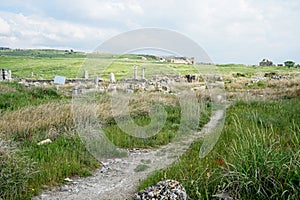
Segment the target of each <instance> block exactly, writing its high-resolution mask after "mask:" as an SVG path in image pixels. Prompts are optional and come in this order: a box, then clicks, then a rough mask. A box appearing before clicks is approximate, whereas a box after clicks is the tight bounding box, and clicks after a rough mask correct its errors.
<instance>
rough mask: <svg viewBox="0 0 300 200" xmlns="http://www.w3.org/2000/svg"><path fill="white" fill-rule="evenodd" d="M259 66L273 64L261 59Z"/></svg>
mask: <svg viewBox="0 0 300 200" xmlns="http://www.w3.org/2000/svg"><path fill="white" fill-rule="evenodd" d="M259 66H273V62H272V61H270V60H268V59H263V60H262V61H260V62H259Z"/></svg>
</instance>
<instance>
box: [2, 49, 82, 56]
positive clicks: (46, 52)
mask: <svg viewBox="0 0 300 200" xmlns="http://www.w3.org/2000/svg"><path fill="white" fill-rule="evenodd" d="M0 56H32V57H41V58H61V57H63V58H64V57H77V58H78V57H85V56H86V55H85V53H84V52H76V51H74V50H72V49H70V50H57V49H10V48H8V47H0Z"/></svg>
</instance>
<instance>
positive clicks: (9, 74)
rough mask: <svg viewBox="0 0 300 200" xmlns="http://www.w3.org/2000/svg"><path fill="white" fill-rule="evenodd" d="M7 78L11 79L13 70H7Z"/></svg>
mask: <svg viewBox="0 0 300 200" xmlns="http://www.w3.org/2000/svg"><path fill="white" fill-rule="evenodd" d="M7 79H8V80H11V70H7Z"/></svg>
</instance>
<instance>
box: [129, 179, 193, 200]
mask: <svg viewBox="0 0 300 200" xmlns="http://www.w3.org/2000/svg"><path fill="white" fill-rule="evenodd" d="M186 198H187V195H186V191H185V189H184V187H183V186H182V185H181V184H180V183H179V182H178V181H175V180H165V181H160V182H158V183H157V184H156V185H154V186H150V187H147V188H145V189H143V190H141V191H140V192H138V193H136V194H135V196H134V199H135V200H148V199H151V200H158V199H165V200H186Z"/></svg>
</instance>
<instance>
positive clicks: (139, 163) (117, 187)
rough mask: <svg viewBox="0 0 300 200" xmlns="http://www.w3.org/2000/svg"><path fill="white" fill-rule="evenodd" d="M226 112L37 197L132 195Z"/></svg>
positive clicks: (79, 197) (104, 198)
mask: <svg viewBox="0 0 300 200" xmlns="http://www.w3.org/2000/svg"><path fill="white" fill-rule="evenodd" d="M224 114H225V112H224V111H223V110H218V111H216V112H215V113H214V115H213V116H212V118H211V120H210V121H209V122H208V123H207V124H206V125H205V126H204V127H203V128H202V131H200V132H197V133H195V134H193V135H189V136H188V137H187V138H184V140H180V141H178V142H173V143H170V144H168V145H166V146H162V147H160V148H159V149H147V150H145V149H132V150H127V151H128V156H127V157H124V158H117V159H107V160H105V161H103V162H102V164H103V166H102V168H101V169H98V170H97V171H96V172H95V173H94V174H93V175H92V176H90V177H85V178H72V180H69V183H68V184H67V185H63V186H61V187H55V188H51V190H47V191H43V192H41V194H40V195H39V196H37V197H34V198H33V200H41V199H42V200H52V199H53V200H54V199H55V200H57V199H64V200H65V199H67V200H71V199H78V200H79V199H80V200H82V199H101V200H106V199H107V200H108V199H109V200H112V199H122V200H125V199H131V198H132V197H133V195H134V193H135V192H136V188H137V186H138V185H139V181H141V180H143V179H145V178H146V177H147V175H148V174H149V173H151V172H153V171H155V170H158V169H162V168H164V167H166V166H168V165H170V164H171V163H173V162H174V161H175V160H176V159H177V158H178V156H180V155H182V154H183V153H184V152H185V151H186V150H187V149H188V148H189V146H190V144H191V143H192V142H193V141H194V140H196V139H199V138H200V137H203V135H204V134H208V133H210V132H212V131H213V130H214V128H215V127H216V126H217V124H218V122H219V121H220V120H221V119H223V117H224Z"/></svg>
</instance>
